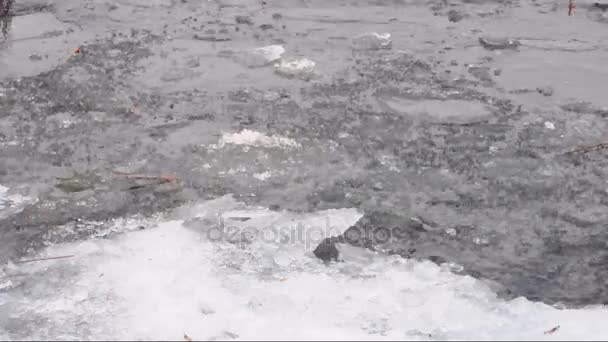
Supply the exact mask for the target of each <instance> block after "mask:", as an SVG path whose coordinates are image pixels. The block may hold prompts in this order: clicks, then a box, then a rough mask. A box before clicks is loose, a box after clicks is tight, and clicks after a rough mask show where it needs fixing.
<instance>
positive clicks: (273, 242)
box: [0, 197, 608, 340]
mask: <svg viewBox="0 0 608 342" xmlns="http://www.w3.org/2000/svg"><path fill="white" fill-rule="evenodd" d="M174 214H175V215H177V216H182V217H184V218H186V219H190V218H192V217H198V218H199V219H200V220H199V221H200V222H203V223H202V224H201V226H200V227H198V228H192V227H191V226H188V225H187V224H185V223H183V221H181V220H173V221H165V222H160V224H159V225H158V227H157V228H153V229H147V230H141V231H135V232H129V233H126V234H124V235H122V236H119V237H117V238H114V239H107V238H106V239H99V240H91V241H85V242H79V243H69V244H62V245H55V246H52V247H50V248H48V249H47V250H45V251H44V252H43V255H56V256H58V255H76V257H74V258H69V259H62V260H53V261H43V262H38V263H29V264H22V265H18V266H17V267H14V268H10V269H8V270H6V274H5V275H2V274H0V283H3V280H2V279H1V278H3V277H8V278H9V279H8V280H11V281H13V283H15V284H14V285H15V286H14V287H13V286H8V288H5V290H4V291H2V292H0V311H3V310H10V311H7V312H8V314H6V315H0V336H1V337H7V339H137V340H141V339H155V340H159V339H171V340H181V339H182V338H183V336H184V334H187V335H188V336H189V337H191V338H192V339H194V340H203V339H231V338H239V339H256V340H259V339H273V340H279V339H281V340H282V339H312V340H326V339H330V340H334V339H348V340H351V339H374V340H378V339H391V340H394V339H413V340H427V339H429V338H432V339H458V340H460V339H484V340H485V339H501V340H502V339H518V340H521V339H543V340H565V339H605V338H606V333H605V332H604V330H603V326H604V325H605V322H606V320H607V319H608V310H607V309H606V308H603V307H590V308H585V309H578V310H570V309H568V310H558V309H556V308H553V307H550V306H547V305H544V304H539V303H532V302H529V301H527V300H525V299H516V300H513V301H508V302H506V301H502V300H499V299H497V298H496V296H495V294H494V293H492V292H491V291H490V290H489V288H488V287H487V286H485V285H484V284H483V283H482V282H480V281H478V280H475V279H473V278H471V277H466V276H458V275H455V274H453V273H451V272H449V271H448V268H447V267H444V268H442V267H439V266H437V265H435V264H433V263H430V262H418V261H413V260H405V259H402V258H400V257H396V256H384V255H380V254H376V253H372V252H368V251H365V250H363V249H359V248H354V247H341V252H342V256H343V258H344V262H341V263H336V264H332V265H329V266H328V265H325V264H323V263H322V262H320V261H319V260H317V259H315V258H314V256H312V253H311V248H312V247H314V245H313V244H310V246H308V245H309V244H308V243H307V241H308V239H306V237H309V239H310V241H313V240H314V241H317V240H318V238H319V236H317V234H316V233H318V231H322V229H323V228H324V227H325V228H327V227H328V226H331V227H334V229H335V230H336V233H340V232H341V231H343V230H345V229H346V228H347V227H349V226H350V225H352V224H353V223H354V222H355V221H357V220H358V219H359V218H360V217H361V214H360V213H358V212H357V211H356V210H354V209H341V210H328V211H322V212H317V213H312V214H302V215H296V214H290V213H278V212H274V211H270V210H266V209H263V208H251V207H247V206H245V205H244V204H241V203H238V202H236V201H235V200H234V199H232V198H230V197H225V198H221V199H218V200H215V201H210V202H205V203H200V204H198V205H193V206H189V207H184V208H180V209H179V210H177V211H176V212H175V213H174ZM208 217H223V218H225V219H226V220H229V218H231V217H232V218H239V219H234V220H233V222H231V223H230V224H234V225H236V226H237V227H240V228H246V227H250V228H252V229H253V230H257V233H256V234H255V237H254V239H252V240H251V241H250V243H248V244H232V243H228V242H226V241H224V240H223V239H217V240H213V239H210V237H212V236H214V235H212V234H208V233H209V232H210V231H211V230H212V229H213V223H212V221H209V222H207V221H206V220H205V219H204V218H208ZM244 219H247V220H246V221H243V220H244ZM205 222H207V223H205ZM226 222H228V221H226ZM226 225H227V223H226ZM187 226H188V227H187ZM281 227H283V229H279V230H280V231H282V232H284V233H286V235H281V234H279V235H273V234H270V233H272V232H273V231H275V230H276V229H278V228H281ZM300 237H302V238H300ZM7 319H10V321H11V322H12V324H11V325H10V326H11V327H12V328H11V329H10V331H9V330H8V329H7V330H6V331H4V329H5V327H7V326H8V325H7V324H5V323H6V322H4V320H7ZM15 322H19V325H15ZM558 325H559V326H560V329H559V330H557V331H556V332H555V333H553V334H550V335H545V334H544V332H545V331H547V330H549V329H551V328H553V327H555V326H558ZM15 327H18V328H15Z"/></svg>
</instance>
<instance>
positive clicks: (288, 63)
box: [274, 58, 316, 81]
mask: <svg viewBox="0 0 608 342" xmlns="http://www.w3.org/2000/svg"><path fill="white" fill-rule="evenodd" d="M315 66H316V63H315V62H314V61H311V60H310V59H308V58H299V59H289V60H280V61H279V62H278V63H276V64H275V65H274V69H275V71H276V73H277V74H279V75H281V76H284V77H287V78H299V79H303V80H306V81H308V80H310V79H311V78H312V77H313V76H314V71H315Z"/></svg>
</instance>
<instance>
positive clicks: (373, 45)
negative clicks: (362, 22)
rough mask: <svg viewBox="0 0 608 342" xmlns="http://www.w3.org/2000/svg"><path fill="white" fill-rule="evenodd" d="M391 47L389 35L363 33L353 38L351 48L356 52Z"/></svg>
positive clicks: (391, 42)
mask: <svg viewBox="0 0 608 342" xmlns="http://www.w3.org/2000/svg"><path fill="white" fill-rule="evenodd" d="M392 46H393V41H392V40H391V34H390V33H376V32H370V33H363V34H360V35H358V36H356V37H355V38H353V48H355V49H357V50H381V49H390V48H392Z"/></svg>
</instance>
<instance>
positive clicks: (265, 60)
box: [237, 45, 285, 68]
mask: <svg viewBox="0 0 608 342" xmlns="http://www.w3.org/2000/svg"><path fill="white" fill-rule="evenodd" d="M284 53H285V48H284V47H283V46H281V45H268V46H263V47H259V48H256V49H253V50H250V51H246V52H245V53H243V55H241V56H238V57H237V59H238V60H239V61H240V62H241V63H243V64H244V65H245V66H247V67H249V68H255V67H263V66H267V65H270V64H272V63H274V62H276V61H278V60H279V59H281V56H282V55H283V54H284Z"/></svg>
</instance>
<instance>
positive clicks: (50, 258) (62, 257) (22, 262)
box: [16, 255, 75, 264]
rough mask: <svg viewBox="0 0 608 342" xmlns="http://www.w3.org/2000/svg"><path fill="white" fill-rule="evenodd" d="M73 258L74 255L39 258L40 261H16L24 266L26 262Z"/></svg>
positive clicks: (33, 260) (34, 260) (35, 260)
mask: <svg viewBox="0 0 608 342" xmlns="http://www.w3.org/2000/svg"><path fill="white" fill-rule="evenodd" d="M73 257H75V255H63V256H58V257H48V258H40V259H28V260H19V261H16V262H17V263H19V264H24V263H26V262H37V261H46V260H56V259H66V258H73Z"/></svg>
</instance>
